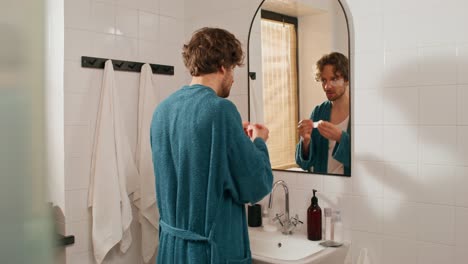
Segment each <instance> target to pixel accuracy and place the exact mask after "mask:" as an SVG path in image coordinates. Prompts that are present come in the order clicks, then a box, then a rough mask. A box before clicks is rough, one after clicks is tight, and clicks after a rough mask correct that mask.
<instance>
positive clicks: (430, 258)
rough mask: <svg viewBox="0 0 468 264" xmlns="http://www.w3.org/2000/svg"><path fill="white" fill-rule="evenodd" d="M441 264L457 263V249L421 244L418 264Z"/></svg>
mask: <svg viewBox="0 0 468 264" xmlns="http://www.w3.org/2000/svg"><path fill="white" fill-rule="evenodd" d="M439 263H455V247H453V246H445V245H440V244H431V243H420V244H419V246H418V264H439Z"/></svg>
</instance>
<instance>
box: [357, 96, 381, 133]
mask: <svg viewBox="0 0 468 264" xmlns="http://www.w3.org/2000/svg"><path fill="white" fill-rule="evenodd" d="M382 102H383V98H382V92H381V91H380V90H365V91H363V90H357V91H355V93H354V110H355V112H354V123H355V124H357V125H363V124H366V125H368V124H371V125H378V124H382V116H383V107H382Z"/></svg>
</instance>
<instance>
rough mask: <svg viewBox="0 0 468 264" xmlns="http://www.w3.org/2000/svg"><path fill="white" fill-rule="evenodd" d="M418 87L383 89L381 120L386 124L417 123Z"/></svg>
mask: <svg viewBox="0 0 468 264" xmlns="http://www.w3.org/2000/svg"><path fill="white" fill-rule="evenodd" d="M419 91H420V89H419V88H418V87H404V88H385V89H383V98H384V100H383V122H384V124H386V125H417V124H418V122H419V120H418V117H419Z"/></svg>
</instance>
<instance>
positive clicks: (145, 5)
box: [119, 0, 160, 14]
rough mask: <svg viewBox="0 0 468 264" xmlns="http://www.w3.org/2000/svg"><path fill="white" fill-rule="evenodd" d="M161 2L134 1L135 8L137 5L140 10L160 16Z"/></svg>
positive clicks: (149, 0)
mask: <svg viewBox="0 0 468 264" xmlns="http://www.w3.org/2000/svg"><path fill="white" fill-rule="evenodd" d="M119 1H123V0H119ZM159 1H160V0H133V6H135V5H136V6H137V7H138V9H140V10H144V11H147V12H151V13H155V14H159Z"/></svg>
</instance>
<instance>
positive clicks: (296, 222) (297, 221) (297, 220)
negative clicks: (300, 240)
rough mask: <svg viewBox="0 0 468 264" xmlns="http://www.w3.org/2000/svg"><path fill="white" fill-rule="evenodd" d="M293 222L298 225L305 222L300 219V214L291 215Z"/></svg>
mask: <svg viewBox="0 0 468 264" xmlns="http://www.w3.org/2000/svg"><path fill="white" fill-rule="evenodd" d="M291 220H292V221H291V223H292V224H293V225H294V226H297V224H304V222H302V221H301V220H299V216H298V215H297V214H296V216H294V217H291Z"/></svg>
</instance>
